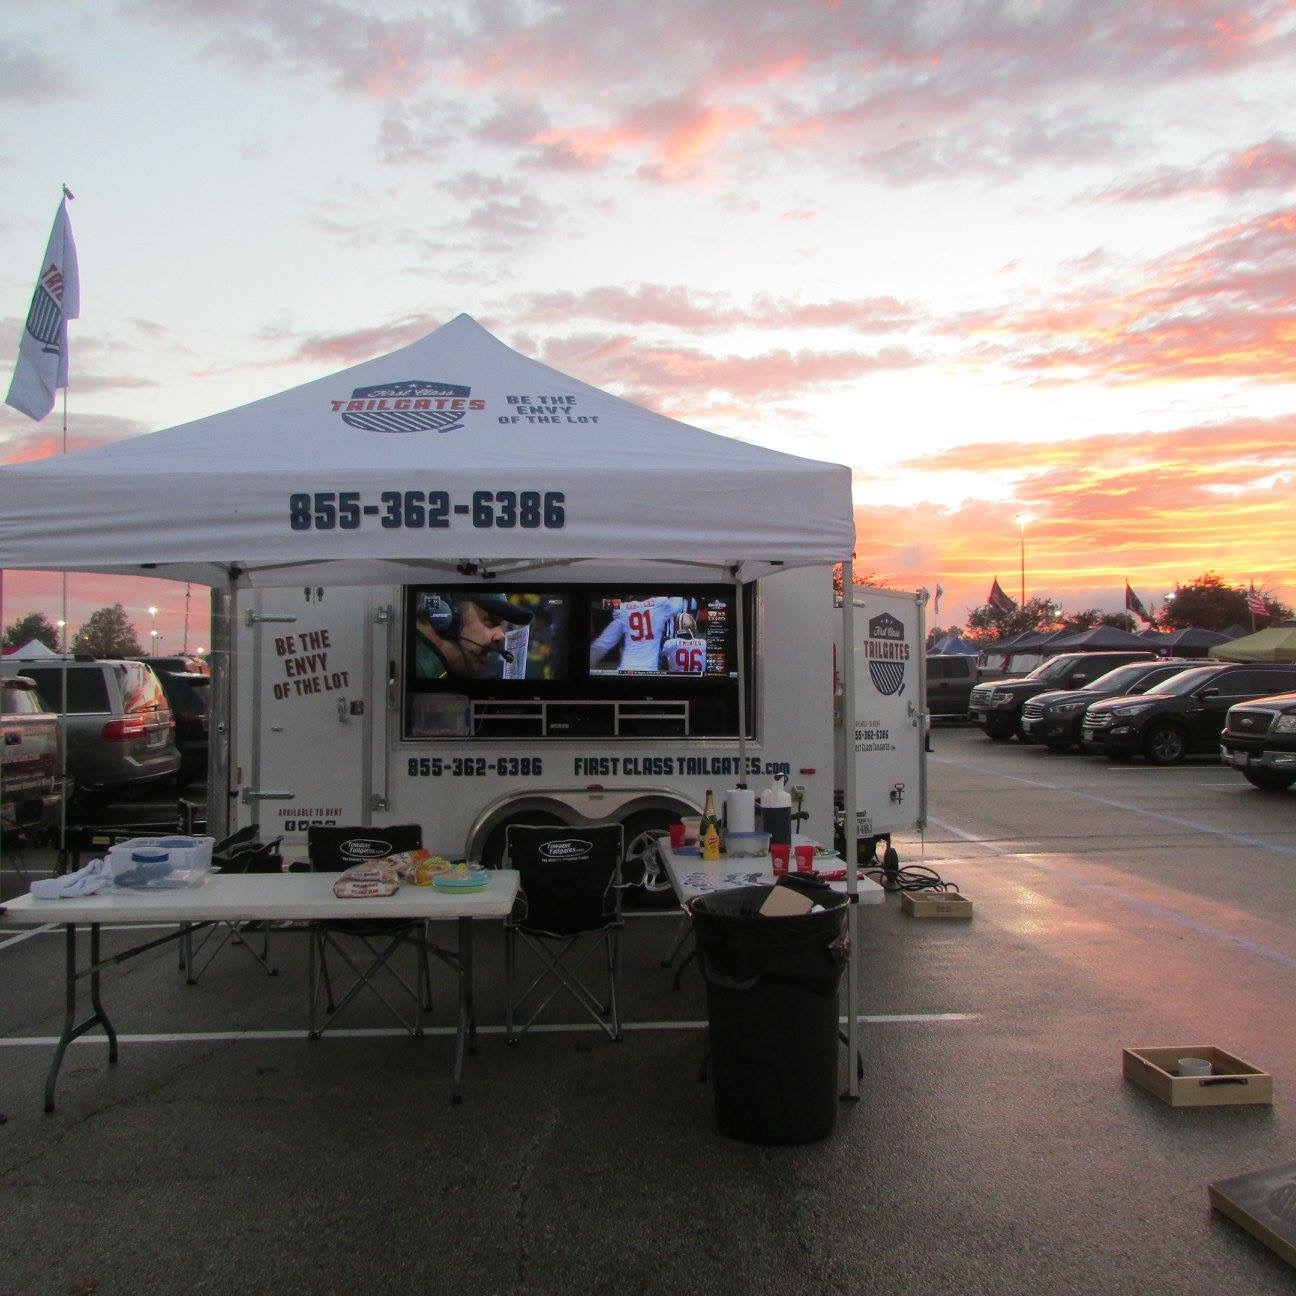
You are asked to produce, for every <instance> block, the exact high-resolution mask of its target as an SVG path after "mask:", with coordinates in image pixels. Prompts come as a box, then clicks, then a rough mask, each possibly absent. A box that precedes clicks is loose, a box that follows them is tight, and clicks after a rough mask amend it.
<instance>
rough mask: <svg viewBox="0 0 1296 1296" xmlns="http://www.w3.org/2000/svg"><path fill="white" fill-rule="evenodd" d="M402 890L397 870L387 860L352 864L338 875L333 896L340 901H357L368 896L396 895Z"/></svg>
mask: <svg viewBox="0 0 1296 1296" xmlns="http://www.w3.org/2000/svg"><path fill="white" fill-rule="evenodd" d="M399 888H400V878H399V877H397V875H396V869H395V868H394V867H392V866H390V865H389V864H388V862H387V860H386V859H380V860H370V861H368V862H366V863H364V864H352V865H351V867H350V868H349V869H345V870H344V871H343V872H341V873H339V874H338V877H337V881H336V882H334V883H333V894H334V895H335V896H337V897H338V899H339V900H356V899H363V898H365V897H368V896H389V895H395V894H396V892H397V891H398V890H399Z"/></svg>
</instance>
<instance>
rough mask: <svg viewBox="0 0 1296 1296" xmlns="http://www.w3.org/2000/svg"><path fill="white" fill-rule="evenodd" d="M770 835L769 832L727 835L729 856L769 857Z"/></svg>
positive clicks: (726, 842) (726, 844)
mask: <svg viewBox="0 0 1296 1296" xmlns="http://www.w3.org/2000/svg"><path fill="white" fill-rule="evenodd" d="M769 848H770V835H769V833H767V832H731V833H726V834H725V853H726V854H727V855H737V856H749V855H768V854H769Z"/></svg>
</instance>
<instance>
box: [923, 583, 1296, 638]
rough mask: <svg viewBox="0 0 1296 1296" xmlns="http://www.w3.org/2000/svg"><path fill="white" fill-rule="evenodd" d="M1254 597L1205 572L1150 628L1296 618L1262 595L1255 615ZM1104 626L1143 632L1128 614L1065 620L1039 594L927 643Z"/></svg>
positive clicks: (977, 611) (981, 614)
mask: <svg viewBox="0 0 1296 1296" xmlns="http://www.w3.org/2000/svg"><path fill="white" fill-rule="evenodd" d="M1250 594H1251V591H1250V590H1249V589H1246V588H1242V587H1238V586H1233V585H1227V584H1225V583H1224V581H1223V580H1221V579H1220V577H1219V576H1217V575H1216V574H1215V573H1214V572H1209V571H1208V572H1204V573H1203V574H1202V575H1201V576H1198V577H1197V579H1196V580H1192V581H1188V582H1186V583H1182V584H1176V585H1175V587H1174V592H1173V593H1171V594H1167V595H1166V598H1165V600H1164V602H1163V603H1162V604H1161V607H1160V608H1158V609H1157V610H1156V612H1155V613H1154V614H1153V616H1152V619H1151V625H1150V627H1149V628H1151V629H1154V630H1160V631H1165V632H1170V631H1174V630H1186V629H1188V628H1189V627H1190V626H1197V627H1199V628H1200V629H1202V630H1227V629H1229V628H1230V627H1233V626H1241V627H1243V629H1245V630H1250V629H1251V627H1252V625H1253V624H1254V626H1255V628H1256V629H1257V630H1262V629H1264V627H1265V626H1268V625H1273V624H1274V623H1275V622H1277V621H1281V620H1284V619H1285V618H1287V617H1290V616H1291V615H1292V609H1291V608H1289V607H1288V606H1287V605H1286V604H1285V603H1283V602H1282V601H1281V600H1280V599H1277V598H1275V597H1274V596H1273V595H1272V594H1266V593H1262V592H1260V591H1256V597H1257V598H1259V599H1260V600H1262V601H1263V603H1264V608H1265V610H1264V612H1263V613H1261V612H1259V611H1257V612H1254V613H1253V612H1252V610H1251V607H1250V604H1249V602H1248V598H1249V596H1250ZM1100 625H1109V626H1116V627H1117V628H1118V629H1121V630H1130V631H1134V630H1137V629H1140V628H1142V627H1140V625H1139V623H1138V622H1136V621H1135V619H1134V617H1133V615H1132V614H1131V613H1129V612H1125V611H1120V612H1102V611H1100V610H1099V609H1098V608H1086V609H1084V610H1083V611H1081V612H1071V613H1067V614H1065V615H1063V613H1062V609H1061V606H1060V605H1059V604H1058V602H1057V600H1056V599H1051V598H1049V597H1048V596H1047V595H1039V596H1037V597H1035V598H1030V599H1027V600H1026V602H1025V603H1024V604H1022V605H1021V606H1014V607H1012V608H997V607H994V606H992V605H991V604H989V603H982V604H981V605H980V606H978V607H975V608H973V609H972V611H971V612H970V613H969V614H968V619H967V624H966V625H965V626H957V625H955V626H933V627H932V629H931V631H930V632H929V634H928V636H927V644H928V647H930V646H931V645H932V644H933V643H935V642H936V641H937V640H939V639H943V638H945V637H946V636H948V635H954V634H958V635H962V636H963V637H964V638H965V639H968V640H970V641H972V642H973V643H976V644H991V643H997V642H999V641H1000V640H1003V639H1011V638H1012V637H1013V636H1014V635H1019V634H1026V633H1030V632H1041V633H1049V634H1051V633H1053V632H1054V631H1057V630H1090V629H1092V628H1093V627H1094V626H1100Z"/></svg>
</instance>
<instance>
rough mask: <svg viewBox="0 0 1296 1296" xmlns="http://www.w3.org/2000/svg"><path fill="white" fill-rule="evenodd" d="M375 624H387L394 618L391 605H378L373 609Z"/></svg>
mask: <svg viewBox="0 0 1296 1296" xmlns="http://www.w3.org/2000/svg"><path fill="white" fill-rule="evenodd" d="M373 619H374V625H385V624H386V623H387V622H388V621H390V620H391V619H392V610H391V608H390V607H389V606H386V605H384V606H383V607H376V608H374V610H373Z"/></svg>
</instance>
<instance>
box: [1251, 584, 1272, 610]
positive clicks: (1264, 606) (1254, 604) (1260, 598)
mask: <svg viewBox="0 0 1296 1296" xmlns="http://www.w3.org/2000/svg"><path fill="white" fill-rule="evenodd" d="M1246 598H1247V607H1248V608H1249V609H1250V610H1251V611H1252V612H1253V613H1254V614H1255V615H1256V616H1268V615H1269V604H1268V603H1266V602H1265V600H1264V595H1263V594H1257V593H1256V587H1255V582H1254V581H1252V582H1251V588H1250V589H1249V590H1247V596H1246Z"/></svg>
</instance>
